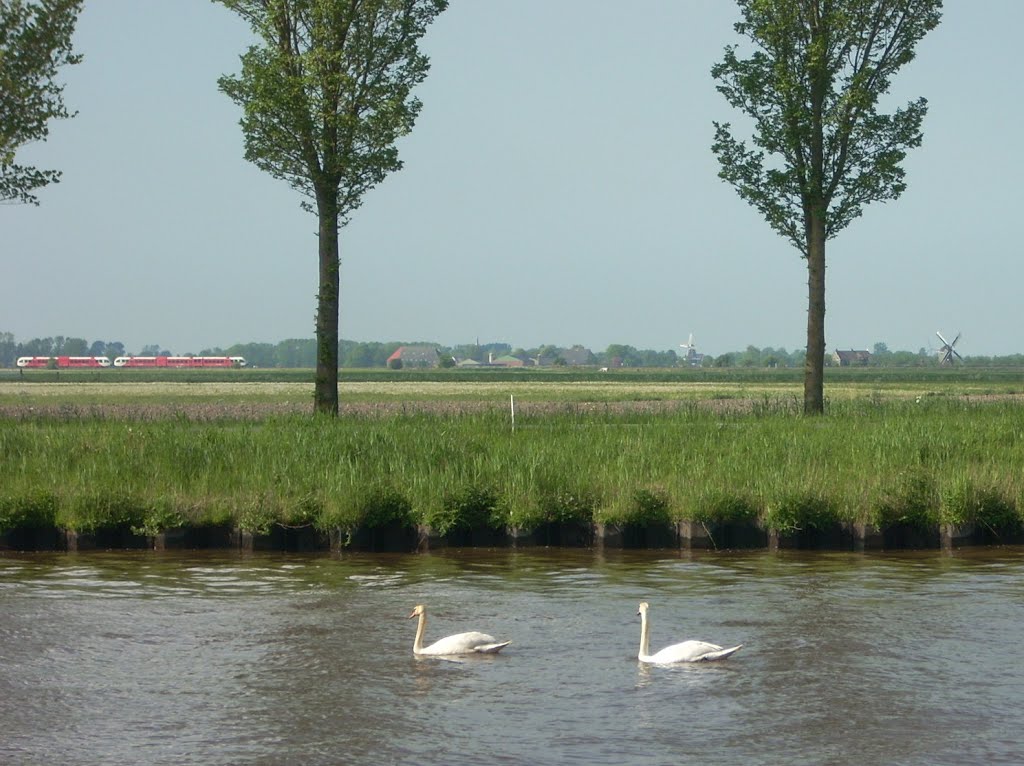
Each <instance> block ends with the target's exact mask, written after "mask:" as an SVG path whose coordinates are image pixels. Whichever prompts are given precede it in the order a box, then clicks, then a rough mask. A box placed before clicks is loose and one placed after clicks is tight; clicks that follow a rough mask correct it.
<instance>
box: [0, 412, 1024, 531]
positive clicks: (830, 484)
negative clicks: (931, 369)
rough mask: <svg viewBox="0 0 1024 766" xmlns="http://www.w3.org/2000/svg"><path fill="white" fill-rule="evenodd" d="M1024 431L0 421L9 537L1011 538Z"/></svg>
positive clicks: (839, 418) (736, 418)
mask: <svg viewBox="0 0 1024 766" xmlns="http://www.w3.org/2000/svg"><path fill="white" fill-rule="evenodd" d="M1022 466H1024V421H1022V419H1021V417H1020V411H1019V408H1018V407H1016V406H1014V405H1012V404H1009V403H986V404H974V405H968V404H963V403H957V402H953V401H949V400H936V401H927V400H924V401H921V402H914V401H909V402H891V403H874V402H872V403H867V402H857V403H849V404H846V405H842V406H838V405H837V406H835V407H833V410H832V412H831V414H830V415H829V416H827V417H824V418H803V417H794V416H793V415H792V414H789V413H786V412H781V411H779V410H777V409H773V408H771V407H763V408H755V411H754V412H753V413H750V412H748V413H746V414H739V413H732V414H730V413H724V414H723V413H712V412H708V411H703V410H699V409H688V410H683V411H678V412H672V413H662V414H638V413H631V414H621V413H615V412H612V411H606V412H598V413H589V414H579V413H569V412H567V413H564V414H558V415H551V414H545V415H543V416H535V417H529V416H522V415H521V416H519V417H518V418H517V421H516V424H515V428H514V430H513V428H512V427H511V424H510V422H509V418H508V417H507V416H505V415H503V414H499V413H482V414H481V413H477V414H467V415H451V414H448V415H445V416H440V415H429V414H412V415H405V416H395V417H386V418H342V419H338V420H328V419H322V418H311V417H304V416H288V417H271V418H267V419H264V420H245V421H239V420H229V421H217V422H195V421H190V420H188V419H185V418H175V419H168V420H158V421H122V420H109V419H104V418H71V419H59V418H53V417H43V418H39V419H36V420H32V419H17V420H7V421H6V422H3V423H2V428H0V531H3V530H15V529H31V528H50V527H55V528H57V529H61V530H72V531H75V532H79V533H89V532H96V531H99V530H104V529H131V530H133V531H134V532H135V533H136V534H138V535H145V536H152V535H156V534H158V533H160V532H162V531H165V530H169V529H176V528H181V527H204V526H211V527H212V526H230V527H236V528H239V529H241V530H247V531H249V532H252V533H256V534H266V533H268V532H269V531H270V530H272V529H274V528H276V527H279V526H284V527H303V526H309V527H312V528H315V529H317V530H321V531H323V532H325V533H326V532H329V531H340V532H341V535H342V539H347V540H351V539H353V537H354V536H356V535H358V534H359V533H360V532H366V531H367V530H374V529H382V528H390V529H394V528H410V527H416V526H421V527H429V528H430V529H431V530H432V533H433V534H434V535H441V536H443V535H450V536H451V535H457V534H458V533H459V532H460V531H461V532H466V531H468V530H486V529H491V530H506V529H514V530H519V531H520V532H523V531H530V530H535V529H538V528H540V527H543V526H544V525H548V524H581V525H587V524H598V525H603V526H611V527H629V526H632V527H639V528H643V527H657V526H665V525H670V524H675V523H677V522H680V521H686V520H691V521H697V522H702V523H704V524H706V525H716V524H723V523H743V522H751V523H754V522H756V523H757V524H758V525H760V526H761V527H762V528H764V529H766V530H768V531H770V532H778V533H782V534H784V535H785V534H795V533H804V532H807V531H812V530H826V529H829V528H831V527H833V526H835V525H837V524H846V525H850V524H867V525H873V526H874V527H877V528H879V529H886V528H890V527H896V526H904V527H907V526H909V527H919V528H928V527H934V526H935V525H940V524H949V525H976V526H978V527H981V528H985V529H991V530H1017V529H1019V528H1020V524H1021V513H1020V509H1021V508H1022V507H1024V497H1022V492H1024V484H1022V481H1021V478H1020V476H1021V467H1022Z"/></svg>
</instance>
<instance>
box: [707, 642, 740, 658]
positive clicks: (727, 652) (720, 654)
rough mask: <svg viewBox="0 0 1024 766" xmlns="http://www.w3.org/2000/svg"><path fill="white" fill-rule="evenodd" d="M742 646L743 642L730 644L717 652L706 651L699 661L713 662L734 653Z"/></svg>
mask: <svg viewBox="0 0 1024 766" xmlns="http://www.w3.org/2000/svg"><path fill="white" fill-rule="evenodd" d="M742 648H743V644H739V645H738V646H730V647H729V648H728V649H720V650H719V651H717V652H708V653H707V654H705V655H704V656H703V657H701V658H700V661H701V662H713V661H714V660H724V659H725V658H726V657H731V656H732V655H734V654H736V652H738V651H739V650H740V649H742Z"/></svg>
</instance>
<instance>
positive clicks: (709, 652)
mask: <svg viewBox="0 0 1024 766" xmlns="http://www.w3.org/2000/svg"><path fill="white" fill-rule="evenodd" d="M740 646H743V645H742V644H740ZM740 646H733V647H730V648H728V649H723V648H722V647H721V646H719V645H718V644H710V643H708V642H707V641H683V642H682V643H679V644H672V646H666V647H665V648H664V649H662V650H661V651H660V652H656V653H655V654H652V655H649V656H648V657H646V658H641V659H644V661H645V662H653V663H656V664H658V665H667V664H669V663H673V662H710V661H712V660H724V659H725V658H726V657H728V656H729V655H731V654H734V653H735V652H737V651H738V650H739V649H740Z"/></svg>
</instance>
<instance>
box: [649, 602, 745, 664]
mask: <svg viewBox="0 0 1024 766" xmlns="http://www.w3.org/2000/svg"><path fill="white" fill-rule="evenodd" d="M648 609H650V605H649V604H648V603H647V602H646V601H641V602H640V608H639V610H638V611H637V614H638V615H640V654H638V655H637V659H639V660H640V662H651V663H654V664H656V665H668V664H669V663H672V662H710V661H711V660H724V659H725V658H726V657H728V656H729V655H731V654H734V653H735V652H737V651H739V649H740V647H742V646H743V644H740V645H739V646H733V647H730V648H728V649H723V648H722V647H720V646H719V645H718V644H709V643H708V642H707V641H683V642H682V643H681V644H672V646H666V647H665V648H664V649H662V650H661V651H660V652H655V653H654V654H649V653H648V648H649V646H650V641H651V624H650V622H648V619H647V610H648Z"/></svg>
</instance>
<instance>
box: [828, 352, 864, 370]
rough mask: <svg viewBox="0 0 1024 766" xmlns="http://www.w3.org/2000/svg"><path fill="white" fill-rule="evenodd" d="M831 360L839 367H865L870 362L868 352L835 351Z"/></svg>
mask: <svg viewBox="0 0 1024 766" xmlns="http://www.w3.org/2000/svg"><path fill="white" fill-rule="evenodd" d="M832 360H833V361H834V362H835V363H836V364H838V365H839V366H840V367H866V366H867V365H868V364H869V363H870V362H871V352H870V351H855V350H853V349H852V348H851V349H850V350H849V351H841V350H840V349H838V348H837V349H836V350H835V352H834V353H833V354H832Z"/></svg>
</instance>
